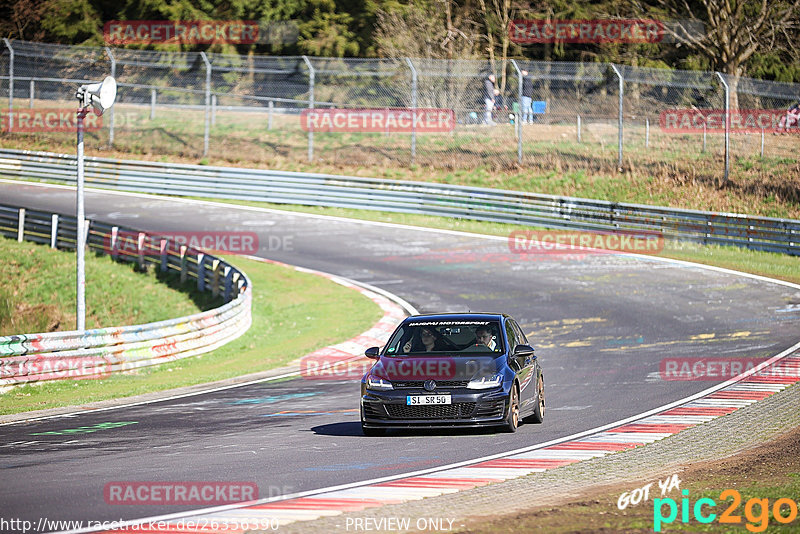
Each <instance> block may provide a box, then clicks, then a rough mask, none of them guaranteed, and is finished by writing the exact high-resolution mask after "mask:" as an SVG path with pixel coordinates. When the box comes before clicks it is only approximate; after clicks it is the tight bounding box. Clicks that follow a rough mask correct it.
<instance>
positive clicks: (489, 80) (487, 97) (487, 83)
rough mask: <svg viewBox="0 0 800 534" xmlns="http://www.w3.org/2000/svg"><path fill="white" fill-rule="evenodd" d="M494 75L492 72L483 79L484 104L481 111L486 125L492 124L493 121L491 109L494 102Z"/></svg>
mask: <svg viewBox="0 0 800 534" xmlns="http://www.w3.org/2000/svg"><path fill="white" fill-rule="evenodd" d="M494 82H495V77H494V74H490V75H488V76H487V77H486V79H485V80H483V105H484V112H483V123H484V124H488V125H494V124H495V122H494V121H493V120H492V109H494V103H495V98H494V95H495V86H494Z"/></svg>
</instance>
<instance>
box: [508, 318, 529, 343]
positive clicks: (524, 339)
mask: <svg viewBox="0 0 800 534" xmlns="http://www.w3.org/2000/svg"><path fill="white" fill-rule="evenodd" d="M512 324H513V325H514V330H515V332H516V333H517V339H518V340H519V342H520V343H521V344H522V345H530V343H529V342H528V338H527V337H526V336H525V332H523V331H522V328H520V326H519V324H518V323H517V322H516V321H512Z"/></svg>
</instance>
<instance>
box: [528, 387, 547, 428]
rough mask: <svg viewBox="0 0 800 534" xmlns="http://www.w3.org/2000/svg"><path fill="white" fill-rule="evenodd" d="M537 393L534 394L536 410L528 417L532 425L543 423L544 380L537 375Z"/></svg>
mask: <svg viewBox="0 0 800 534" xmlns="http://www.w3.org/2000/svg"><path fill="white" fill-rule="evenodd" d="M536 387H537V392H536V408H534V410H533V413H532V414H531V416H530V420H531V422H532V423H541V422H542V421H544V406H545V403H544V378H542V376H541V375H539V380H538V382H537V386H536Z"/></svg>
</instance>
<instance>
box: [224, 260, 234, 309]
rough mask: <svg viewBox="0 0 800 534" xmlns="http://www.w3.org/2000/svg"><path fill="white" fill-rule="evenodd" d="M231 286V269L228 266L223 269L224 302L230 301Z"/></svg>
mask: <svg viewBox="0 0 800 534" xmlns="http://www.w3.org/2000/svg"><path fill="white" fill-rule="evenodd" d="M232 285H233V269H231V268H230V266H228V267H225V293H224V295H223V296H224V298H225V302H229V301H230V300H231V286H232Z"/></svg>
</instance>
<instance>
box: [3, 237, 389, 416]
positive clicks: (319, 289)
mask: <svg viewBox="0 0 800 534" xmlns="http://www.w3.org/2000/svg"><path fill="white" fill-rule="evenodd" d="M54 253H55V252H54ZM228 260H229V261H231V263H233V264H235V265H236V266H237V267H239V268H241V269H242V270H244V272H246V273H247V275H248V277H250V280H251V281H252V283H253V287H254V293H253V324H252V326H251V327H250V329H249V330H248V331H247V333H245V334H244V335H243V336H241V337H239V338H238V339H236V340H234V341H231V342H230V343H228V344H227V345H225V346H223V347H221V348H219V349H217V350H215V351H213V352H210V353H207V354H203V355H200V356H197V357H193V358H187V359H185V360H179V361H175V362H170V363H165V364H162V365H158V366H153V367H147V368H143V369H139V370H136V371H131V372H128V373H125V374H120V375H113V376H111V377H109V378H106V379H103V380H73V381H64V382H51V383H47V382H44V383H39V384H35V385H27V386H23V387H19V388H15V389H12V390H10V391H8V392H6V393H5V394H3V395H0V414H9V413H18V412H23V411H30V410H41V409H46V408H55V407H60V406H70V405H76V404H82V403H87V402H93V401H100V400H107V399H115V398H120V397H128V396H132V395H139V394H144V393H149V392H153V391H159V390H167V389H173V388H177V387H182V386H189V385H194V384H201V383H205V382H212V381H215V380H222V379H225V378H231V377H235V376H240V375H244V374H248V373H254V372H259V371H264V370H267V369H270V368H274V367H278V366H281V365H283V364H286V363H287V362H290V361H292V360H294V359H296V358H299V357H301V356H303V355H304V354H307V353H309V352H312V351H314V350H316V349H318V348H321V347H324V346H326V345H330V344H332V343H336V342H339V341H343V340H345V339H349V338H350V337H353V336H355V335H358V334H359V333H361V332H363V331H364V330H367V329H368V328H369V327H370V326H372V325H373V324H374V323H375V322H376V321H377V320H378V319H380V317H381V315H382V312H381V311H380V309H379V308H378V306H376V305H375V304H373V303H372V301H370V300H369V299H367V298H366V297H364V296H363V295H361V294H360V293H358V292H355V291H353V290H351V289H348V288H345V287H343V286H340V285H338V284H336V283H333V282H331V281H329V280H327V279H325V278H322V277H319V276H315V275H312V274H305V273H299V272H297V271H295V270H293V269H290V268H286V267H283V266H279V265H273V264H266V263H262V262H257V261H253V260H248V259H245V258H239V257H236V258H228ZM120 268H126V267H125V266H120ZM87 272H88V269H87ZM99 289H100V288H99V287H98V290H99ZM165 301H166V299H164V301H162V303H161V304H160V305H159V306H160V307H162V308H163V306H164V302H165ZM157 307H158V306H157ZM195 311H196V310H195ZM332 317H334V318H335V320H331V318H332Z"/></svg>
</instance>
